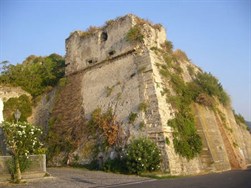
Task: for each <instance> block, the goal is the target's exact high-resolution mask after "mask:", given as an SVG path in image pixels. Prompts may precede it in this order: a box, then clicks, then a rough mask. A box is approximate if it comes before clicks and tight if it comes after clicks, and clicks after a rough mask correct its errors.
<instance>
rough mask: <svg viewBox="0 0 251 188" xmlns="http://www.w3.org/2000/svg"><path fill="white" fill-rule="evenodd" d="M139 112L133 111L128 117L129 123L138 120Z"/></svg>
mask: <svg viewBox="0 0 251 188" xmlns="http://www.w3.org/2000/svg"><path fill="white" fill-rule="evenodd" d="M137 116H138V114H137V113H133V112H131V113H130V115H129V117H128V119H129V123H134V121H135V120H136V118H137Z"/></svg>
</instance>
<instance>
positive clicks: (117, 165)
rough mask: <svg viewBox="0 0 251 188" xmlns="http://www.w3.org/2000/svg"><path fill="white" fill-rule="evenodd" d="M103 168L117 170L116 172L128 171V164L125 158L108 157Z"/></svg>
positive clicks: (107, 170)
mask: <svg viewBox="0 0 251 188" xmlns="http://www.w3.org/2000/svg"><path fill="white" fill-rule="evenodd" d="M103 170H104V171H106V172H115V173H118V172H119V173H127V172H128V171H127V166H126V160H125V159H119V158H115V159H108V160H107V161H106V162H105V163H104V166H103Z"/></svg>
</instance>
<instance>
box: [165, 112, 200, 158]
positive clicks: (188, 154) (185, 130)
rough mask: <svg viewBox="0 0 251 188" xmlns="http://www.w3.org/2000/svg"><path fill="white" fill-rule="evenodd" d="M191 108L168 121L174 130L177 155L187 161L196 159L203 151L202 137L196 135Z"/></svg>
mask: <svg viewBox="0 0 251 188" xmlns="http://www.w3.org/2000/svg"><path fill="white" fill-rule="evenodd" d="M189 110H190V109H189V108H184V109H183V110H181V109H180V111H179V112H178V114H176V117H175V118H174V119H172V120H169V121H168V124H169V126H171V127H172V128H173V129H174V131H175V132H174V139H173V143H174V148H175V151H176V153H178V154H179V155H181V156H182V157H185V158H187V159H192V158H194V157H195V156H196V155H197V154H199V153H200V151H201V150H202V141H201V137H200V136H199V135H198V134H197V133H196V128H195V122H194V117H193V115H192V114H191V113H190V112H189Z"/></svg>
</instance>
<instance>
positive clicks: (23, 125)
mask: <svg viewBox="0 0 251 188" xmlns="http://www.w3.org/2000/svg"><path fill="white" fill-rule="evenodd" d="M1 128H2V130H3V133H4V137H5V143H6V145H7V148H8V152H9V154H10V155H11V156H12V157H13V161H14V172H13V173H14V174H13V178H14V181H15V182H19V181H20V179H21V171H20V160H22V159H24V158H27V156H28V155H30V154H38V153H39V151H41V148H42V144H41V142H40V141H39V137H40V136H41V134H42V131H41V130H40V129H39V128H38V127H36V126H34V125H32V124H29V123H27V122H17V123H11V122H7V121H4V122H3V123H2V124H1Z"/></svg>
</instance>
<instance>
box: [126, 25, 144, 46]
mask: <svg viewBox="0 0 251 188" xmlns="http://www.w3.org/2000/svg"><path fill="white" fill-rule="evenodd" d="M126 40H127V41H129V42H132V43H137V42H143V41H144V35H143V34H142V31H141V27H140V25H135V26H133V27H132V28H131V29H130V30H129V31H128V33H127V34H126Z"/></svg>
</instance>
